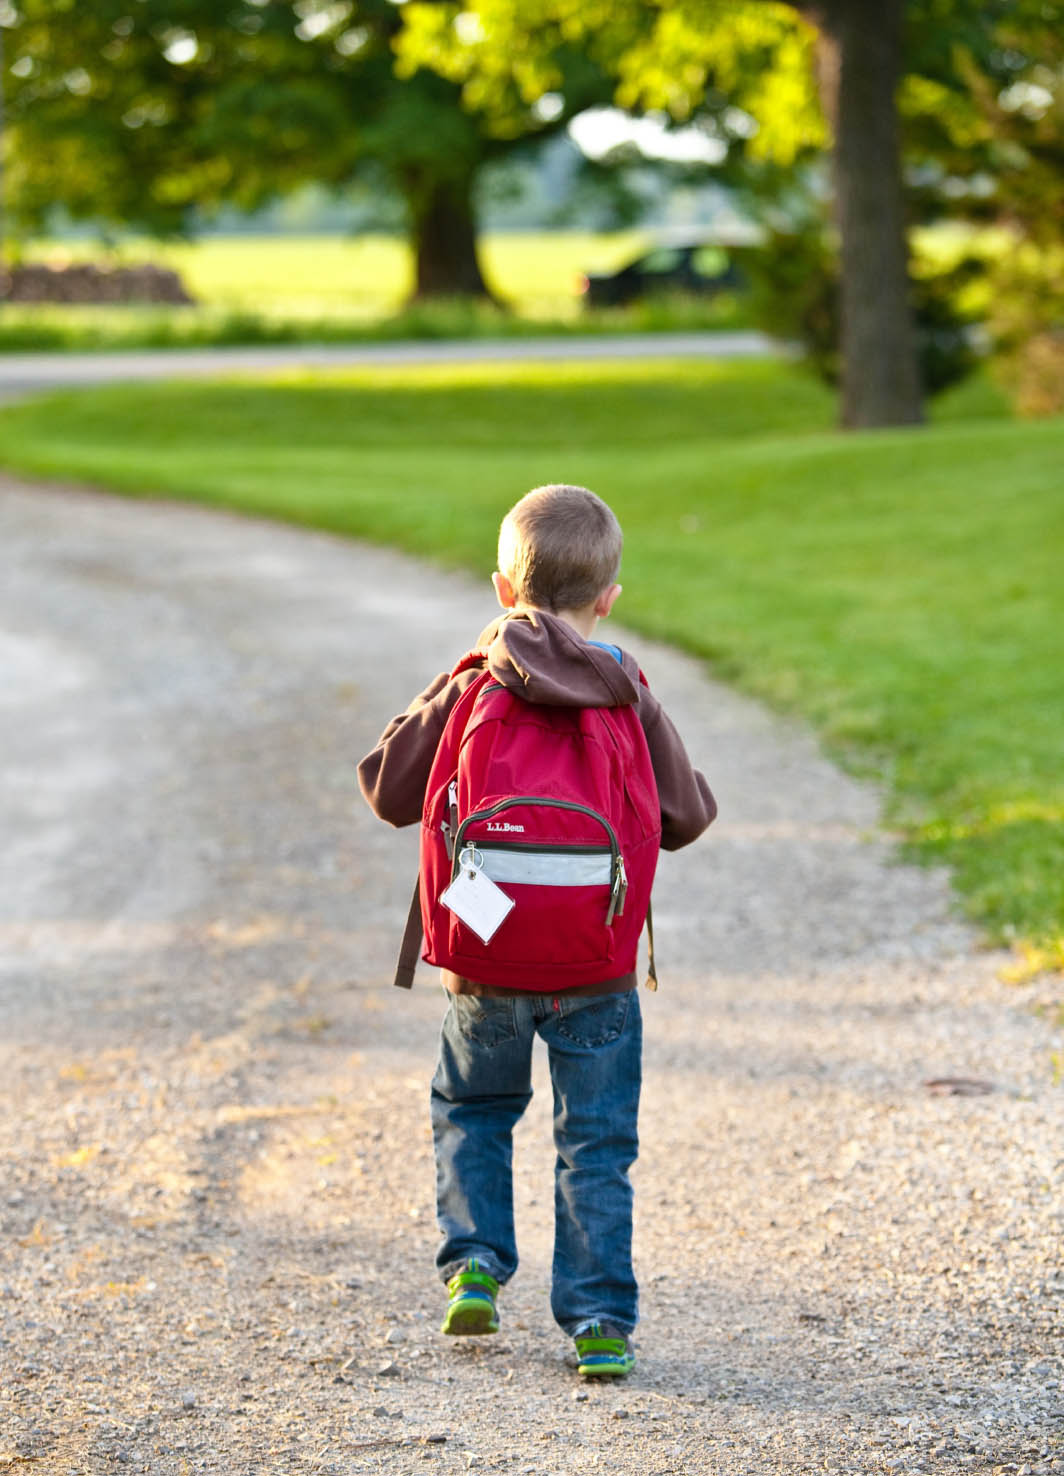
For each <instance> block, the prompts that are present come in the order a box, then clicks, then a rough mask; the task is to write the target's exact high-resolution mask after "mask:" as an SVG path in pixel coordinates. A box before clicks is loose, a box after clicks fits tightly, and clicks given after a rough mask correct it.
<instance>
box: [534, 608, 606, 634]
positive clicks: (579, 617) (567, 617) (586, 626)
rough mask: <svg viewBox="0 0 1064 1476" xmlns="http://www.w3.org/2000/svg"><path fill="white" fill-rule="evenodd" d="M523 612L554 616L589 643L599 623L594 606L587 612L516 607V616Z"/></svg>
mask: <svg viewBox="0 0 1064 1476" xmlns="http://www.w3.org/2000/svg"><path fill="white" fill-rule="evenodd" d="M522 610H535V611H536V613H537V614H543V615H553V616H554V618H555V620H564V621H565V623H566V625H571V626H572V627H573V629H574V630H575V631H576V632H577V633H578V634H579V635H582V636H583V638H584V640H585V641H589V640H590V639H591V637H592V636H593V635H594V634H595V629H596V627H597V625H598V622H599V618H598V616H597V615H596V614H595V610H594V607H593V606H588V608H587V609H586V610H540V607H539V606H538V605H515V606H514V614H515V615H516V614H519V613H520V612H521V611H522Z"/></svg>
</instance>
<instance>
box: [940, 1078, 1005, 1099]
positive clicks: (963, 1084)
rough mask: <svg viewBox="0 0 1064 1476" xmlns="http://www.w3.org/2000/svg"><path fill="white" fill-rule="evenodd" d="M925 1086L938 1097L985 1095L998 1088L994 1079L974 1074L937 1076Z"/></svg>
mask: <svg viewBox="0 0 1064 1476" xmlns="http://www.w3.org/2000/svg"><path fill="white" fill-rule="evenodd" d="M924 1086H925V1087H926V1088H927V1090H928V1091H929V1092H931V1093H932V1094H933V1095H934V1096H936V1097H983V1096H986V1095H987V1094H988V1093H990V1092H992V1091H995V1090H996V1088H995V1086H994V1083H993V1082H992V1081H980V1080H978V1078H976V1077H973V1076H935V1077H933V1078H932V1079H931V1080H930V1081H925V1082H924Z"/></svg>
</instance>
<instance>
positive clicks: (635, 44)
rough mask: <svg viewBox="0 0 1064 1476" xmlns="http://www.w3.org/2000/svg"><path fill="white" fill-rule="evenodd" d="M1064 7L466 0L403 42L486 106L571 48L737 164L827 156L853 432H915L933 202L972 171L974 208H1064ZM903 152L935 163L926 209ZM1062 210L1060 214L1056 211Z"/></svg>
mask: <svg viewBox="0 0 1064 1476" xmlns="http://www.w3.org/2000/svg"><path fill="white" fill-rule="evenodd" d="M1061 9H1062V7H1061V5H1060V4H1059V3H1058V0H949V3H948V4H946V3H943V0H881V3H879V4H876V5H869V4H868V3H867V0H656V3H653V4H646V3H645V0H612V3H611V4H610V5H609V7H608V9H606V8H602V7H598V6H595V5H591V4H587V3H583V0H465V3H464V5H463V8H462V14H463V15H465V16H466V17H467V20H466V23H465V26H464V30H465V34H464V35H461V34H459V33H458V32H457V31H456V30H455V29H454V27H453V26H451V27H450V29H449V28H448V25H449V21H448V18H449V17H450V18H451V19H453V18H455V17H456V16H457V14H458V7H457V6H456V5H454V4H448V3H445V0H410V3H408V5H407V6H406V7H405V11H406V18H407V22H408V25H407V28H405V30H404V37H403V41H402V42H401V44H402V45H403V46H405V47H406V48H407V50H408V53H409V52H411V51H413V52H414V53H415V54H416V57H417V60H418V61H419V63H420V64H421V65H423V66H426V67H432V68H435V69H437V70H438V71H439V72H440V73H441V74H442V75H447V76H449V77H451V78H453V79H457V80H461V81H462V82H463V86H464V96H465V98H466V100H467V102H469V103H470V104H472V103H473V102H474V101H476V102H477V103H478V105H479V103H480V101H481V100H482V99H483V97H484V96H485V95H486V96H488V97H489V98H490V97H491V96H492V95H499V94H501V92H502V90H503V89H504V87H511V88H513V87H516V88H518V89H524V91H525V93H526V95H528V94H531V93H532V92H534V90H535V89H537V88H538V89H540V90H543V89H547V88H549V87H550V86H551V85H552V67H553V64H554V56H555V53H556V51H557V48H558V45H559V37H561V38H563V39H564V40H565V41H566V42H567V43H568V44H569V45H579V46H580V47H582V48H584V49H585V51H586V52H587V53H588V54H589V55H591V56H593V57H594V58H595V60H596V62H597V64H598V65H599V66H601V67H602V68H603V69H604V70H606V71H608V72H609V73H610V74H611V75H612V76H614V77H615V79H616V83H617V88H616V99H617V101H618V103H619V104H620V105H621V106H623V107H626V108H629V109H633V110H647V109H658V110H661V111H663V112H665V113H666V114H667V115H669V116H671V117H672V118H673V119H674V120H675V121H677V122H688V121H695V122H697V123H700V124H701V125H702V126H704V127H707V128H709V129H710V130H711V131H712V132H713V133H714V135H715V137H716V138H717V139H718V141H720V142H721V143H723V144H724V145H725V146H726V147H727V149H728V154H729V157H731V158H733V159H734V157H735V156H736V155H739V156H742V157H744V158H745V159H747V160H748V161H751V162H752V163H753V164H754V165H755V166H758V168H759V169H760V178H761V180H762V182H763V181H764V180H765V179H766V178H773V177H774V178H775V179H776V180H777V181H778V179H779V175H780V171H781V169H782V170H785V169H786V167H787V166H788V165H790V164H793V163H795V162H796V161H800V160H801V159H802V158H803V157H808V156H809V154H810V153H811V152H815V151H818V150H821V149H823V148H825V147H826V148H828V150H829V153H830V159H831V175H832V182H833V206H834V217H835V223H836V226H837V235H838V238H839V257H840V308H841V312H840V318H841V328H840V333H841V344H840V349H841V353H840V360H841V365H842V376H841V377H842V393H841V419H842V422H843V424H844V425H847V426H853V427H860V426H876V425H895V424H902V425H904V424H911V423H914V422H917V421H919V420H920V418H921V414H922V408H921V399H922V394H921V385H920V382H919V376H918V373H917V357H916V343H915V338H914V332H913V323H912V309H911V302H910V290H909V277H908V245H907V230H908V227H909V225H910V224H911V222H912V219H913V208H914V204H916V203H919V204H920V205H921V207H922V208H925V209H926V208H927V206H928V205H929V204H934V203H935V201H932V200H931V198H930V196H931V195H935V199H936V201H937V204H938V206H939V208H941V207H942V204H943V201H945V202H946V203H947V205H948V206H949V207H950V208H954V209H955V208H956V206H957V205H958V203H959V201H960V196H961V195H963V193H964V188H965V187H964V184H963V180H962V176H963V175H964V174H965V173H967V174H968V175H969V176H970V177H971V181H972V190H971V199H972V201H976V200H979V199H981V200H983V201H984V203H985V201H986V199H987V194H986V180H987V178H988V177H989V178H990V179H991V180H992V181H993V184H994V189H992V190H991V195H993V196H995V197H996V199H997V202H998V204H1001V203H1002V202H1003V200H1004V198H1005V197H1007V198H1008V199H1009V200H1010V201H1011V203H1012V205H1013V206H1018V205H1019V204H1020V203H1021V201H1026V203H1027V207H1028V208H1030V206H1031V205H1032V204H1035V203H1036V202H1037V197H1038V195H1039V193H1041V192H1046V193H1049V192H1048V191H1047V188H1046V187H1047V185H1048V184H1049V181H1050V177H1051V176H1052V177H1053V178H1054V180H1055V188H1054V189H1053V190H1052V191H1051V194H1052V198H1053V199H1055V200H1057V201H1059V200H1060V199H1061V198H1064V192H1062V191H1061V190H1060V186H1059V168H1058V164H1059V148H1060V139H1061V130H1060V128H1059V126H1057V124H1056V121H1055V120H1054V119H1053V118H1052V116H1049V117H1048V118H1047V113H1046V104H1045V101H1044V95H1047V94H1049V93H1051V94H1052V96H1053V97H1054V98H1059V91H1057V90H1054V89H1053V88H1048V87H1047V83H1046V79H1045V78H1044V77H1043V78H1042V79H1041V80H1039V76H1040V71H1044V70H1045V68H1044V65H1041V64H1040V62H1039V53H1040V51H1043V50H1045V48H1047V47H1049V45H1050V38H1051V36H1052V35H1056V36H1057V37H1058V38H1059V35H1060V22H1061ZM470 16H473V17H475V19H476V21H477V24H476V25H475V26H474V25H471V24H470V23H469V17H470ZM1057 45H1058V47H1059V40H1058V43H1057ZM1025 79H1030V84H1029V85H1030V86H1032V87H1033V88H1034V92H1033V93H1032V92H1030V91H1025V90H1024V88H1025V86H1028V82H1027V81H1026V80H1025ZM1058 80H1059V78H1058ZM1039 109H1041V111H1039ZM1035 113H1037V117H1035V116H1034V115H1035ZM1021 135H1022V138H1021ZM973 142H975V143H977V144H978V149H977V152H976V153H973V154H972V155H971V157H970V158H969V159H968V167H967V170H965V168H964V155H965V151H966V150H968V151H971V150H972V145H973ZM906 156H908V158H910V159H911V160H914V161H916V162H918V163H919V165H920V170H921V178H922V180H923V181H924V184H923V186H922V187H921V193H922V195H923V199H922V200H921V201H920V202H916V200H915V198H914V192H913V190H912V189H911V187H909V186H908V185H907V183H906V182H905V179H904V170H903V163H904V160H905V158H906ZM1010 161H1011V163H1010ZM1017 161H1019V163H1020V169H1019V174H1018V175H1016V176H1015V177H1014V178H1012V179H1011V181H1010V178H1009V177H1010V172H1011V173H1015V170H1016V166H1017ZM1054 171H1056V173H1055V175H1054ZM929 179H935V180H936V181H937V184H938V185H939V188H938V190H937V192H936V191H930V192H929V191H928V190H927V188H926V182H927V181H928V180H929ZM999 186H1000V188H999ZM1055 209H1056V206H1055V205H1053V204H1048V203H1047V208H1046V214H1047V215H1049V214H1051V213H1052V212H1053V211H1054V210H1055Z"/></svg>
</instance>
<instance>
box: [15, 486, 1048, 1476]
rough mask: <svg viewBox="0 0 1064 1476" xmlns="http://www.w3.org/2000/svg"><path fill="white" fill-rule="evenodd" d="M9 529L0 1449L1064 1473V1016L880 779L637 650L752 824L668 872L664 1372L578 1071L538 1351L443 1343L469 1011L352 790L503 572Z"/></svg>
mask: <svg viewBox="0 0 1064 1476" xmlns="http://www.w3.org/2000/svg"><path fill="white" fill-rule="evenodd" d="M0 549H2V554H0V561H2V568H0V573H2V587H0V834H2V836H3V846H2V850H0V1094H2V1098H3V1115H2V1119H0V1227H2V1238H0V1470H4V1469H7V1468H11V1469H13V1470H18V1471H22V1470H25V1471H26V1472H27V1473H35V1472H41V1473H45V1472H47V1473H57V1476H66V1473H92V1476H98V1473H112V1472H115V1473H119V1472H122V1473H125V1472H128V1473H152V1476H156V1473H162V1476H171V1473H173V1476H179V1473H180V1476H183V1473H191V1472H200V1471H206V1472H217V1473H220V1476H245V1473H248V1476H250V1473H253V1472H254V1473H264V1476H265V1473H285V1476H287V1473H293V1476H296V1473H299V1476H303V1473H317V1472H322V1473H349V1472H350V1473H355V1472H376V1471H381V1472H387V1473H406V1472H421V1471H429V1472H432V1471H438V1472H444V1473H451V1472H457V1471H466V1470H469V1469H479V1470H483V1471H492V1472H495V1471H498V1472H507V1473H509V1472H514V1473H529V1476H531V1473H535V1476H555V1473H557V1476H563V1473H573V1476H575V1473H583V1472H586V1471H589V1470H592V1469H601V1470H602V1471H607V1472H610V1473H614V1476H651V1473H654V1476H657V1473H666V1472H675V1473H683V1472H691V1473H704V1472H707V1473H708V1472H713V1473H722V1476H757V1473H776V1472H779V1473H799V1472H801V1473H805V1472H814V1471H817V1472H820V1471H824V1470H828V1471H838V1472H853V1473H866V1472H880V1471H883V1472H900V1473H902V1476H905V1473H918V1472H919V1473H923V1472H927V1473H954V1472H987V1473H991V1472H1002V1471H1004V1472H1012V1473H1016V1476H1033V1473H1042V1472H1049V1471H1057V1470H1062V1469H1064V1406H1062V1400H1061V1372H1062V1362H1064V1344H1062V1334H1061V1323H1062V1312H1064V1271H1062V1266H1061V1259H1060V1243H1061V1230H1062V1218H1064V1206H1062V1199H1064V1196H1062V1181H1064V1172H1062V1169H1064V1164H1062V1159H1064V1132H1062V1127H1064V1111H1062V1107H1064V1092H1062V1089H1061V1087H1060V1085H1059V1080H1055V1075H1056V1077H1057V1078H1059V1062H1060V1057H1059V1055H1058V1056H1057V1058H1056V1059H1057V1066H1056V1069H1055V1068H1054V1060H1053V1053H1054V1052H1057V1053H1059V1052H1060V1051H1061V1049H1062V1040H1061V1035H1062V1025H1061V1016H1060V1013H1059V1006H1057V1008H1056V1012H1055V1013H1054V1011H1053V1010H1052V1009H1051V1008H1050V1007H1051V1006H1053V1005H1054V1004H1055V1001H1056V996H1055V994H1054V991H1053V989H1052V988H1051V987H1050V985H1048V984H1046V983H1043V984H1041V985H1039V984H1034V985H1029V986H1025V987H1024V988H1023V989H1019V988H1014V987H1013V988H1007V987H1005V986H1003V985H1002V984H1000V983H999V982H997V979H996V977H995V970H996V968H997V966H998V965H999V964H1000V960H999V959H996V958H994V957H993V956H992V955H988V954H985V953H979V952H978V951H976V949H975V946H974V940H973V939H972V937H971V936H970V935H969V933H968V932H967V931H966V929H965V928H964V927H962V926H961V925H960V924H959V923H958V922H957V921H956V919H955V918H954V917H953V916H952V915H951V912H950V905H949V899H948V893H947V889H946V886H945V882H944V879H943V878H942V877H940V876H935V875H932V874H928V873H926V872H919V871H915V870H913V869H910V868H908V867H905V866H901V865H898V864H895V862H894V860H893V858H892V855H891V852H890V849H889V847H888V846H887V845H886V844H885V843H884V842H883V841H881V840H878V839H875V838H874V827H875V821H876V815H877V802H876V796H875V794H874V793H873V792H871V791H870V790H869V789H866V788H864V787H861V786H860V785H858V784H856V783H854V782H853V781H852V780H850V779H848V778H845V777H843V776H841V775H840V774H839V773H838V772H837V771H836V770H835V769H834V768H833V767H832V766H831V765H829V764H828V763H826V762H825V761H824V760H823V758H821V757H820V756H819V755H818V753H817V750H816V748H815V746H814V745H813V744H812V743H811V742H810V741H809V739H808V738H807V737H806V736H804V735H803V734H802V733H801V732H798V731H795V730H793V729H791V728H789V727H788V726H786V725H784V724H782V723H780V722H778V721H776V720H775V719H773V718H770V717H768V716H766V715H765V714H764V713H763V712H762V711H761V710H760V709H758V708H757V707H756V706H754V705H752V704H750V703H748V702H746V701H745V700H743V699H740V698H738V697H736V696H735V695H734V694H732V693H730V692H728V691H727V690H726V689H723V688H721V687H718V686H715V685H713V684H712V683H710V682H709V681H708V680H706V679H705V677H704V676H703V675H702V673H701V672H700V671H699V670H698V669H697V668H696V667H695V666H694V665H693V664H692V663H690V662H688V661H686V660H684V659H681V658H679V657H677V656H674V655H672V654H670V653H668V652H662V651H660V650H654V649H649V648H647V647H646V645H645V643H640V642H636V641H632V642H631V644H633V645H634V646H635V647H636V649H637V650H638V651H639V652H640V654H641V656H642V659H643V662H644V665H645V666H646V668H647V670H648V672H649V674H650V676H651V679H652V681H653V683H654V685H655V687H656V688H657V690H658V691H659V693H660V694H661V696H662V697H663V699H664V700H665V701H666V703H667V705H668V706H669V707H670V709H671V710H672V712H673V714H674V716H675V717H676V719H677V722H678V725H679V727H680V728H681V730H682V731H683V732H684V733H685V735H686V736H687V737H688V740H689V747H690V748H691V750H692V753H693V756H694V757H695V758H696V761H697V762H699V763H700V765H701V766H702V767H704V768H705V770H706V771H707V773H708V774H709V775H710V778H711V782H712V783H713V785H714V788H715V790H716V791H717V793H718V796H719V799H720V804H721V819H720V821H719V823H718V825H717V826H715V827H714V829H713V831H712V832H711V833H710V835H709V837H707V838H706V840H705V842H704V843H701V844H700V845H698V846H697V847H695V848H692V849H691V850H690V851H688V852H685V853H683V854H681V855H679V856H677V857H669V858H665V859H664V861H663V865H662V868H661V873H660V882H659V886H658V901H657V907H656V911H657V914H658V932H659V934H660V937H659V940H658V941H659V951H660V968H661V973H662V988H661V992H660V994H659V995H658V996H656V997H651V996H647V995H644V1000H643V1002H644V1011H645V1019H646V1030H647V1048H646V1068H647V1084H646V1091H645V1096H644V1106H643V1117H642V1138H643V1151H642V1156H641V1161H640V1163H639V1165H638V1166H637V1170H636V1197H637V1227H636V1263H637V1270H638V1271H639V1273H640V1276H641V1281H642V1285H643V1314H644V1315H643V1322H642V1325H641V1327H640V1330H639V1337H638V1348H639V1364H638V1367H637V1370H636V1372H635V1374H634V1375H633V1376H632V1377H631V1378H630V1379H629V1380H628V1381H627V1382H625V1383H622V1384H618V1385H615V1386H611V1387H591V1388H587V1387H580V1386H579V1383H578V1380H577V1378H576V1375H575V1373H574V1371H573V1368H572V1366H571V1363H570V1362H569V1353H568V1346H567V1344H566V1342H565V1340H564V1339H563V1338H562V1336H561V1334H560V1333H559V1332H558V1331H557V1329H555V1328H554V1327H553V1325H552V1323H551V1321H550V1317H549V1313H548V1310H547V1285H548V1267H549V1248H550V1218H551V1189H550V1181H551V1169H552V1155H551V1151H550V1146H549V1141H548V1139H549V1114H548V1111H547V1108H548V1102H547V1099H546V1094H545V1093H544V1092H543V1091H542V1090H540V1091H539V1092H538V1093H537V1096H536V1100H535V1101H534V1102H533V1105H532V1108H531V1109H530V1111H529V1114H528V1116H527V1119H526V1121H525V1122H524V1123H523V1124H522V1125H521V1128H520V1131H519V1144H518V1184H517V1212H518V1230H519V1238H520V1244H521V1250H522V1256H523V1260H522V1265H521V1268H520V1270H519V1271H518V1274H517V1277H516V1278H515V1280H514V1282H513V1283H512V1284H511V1286H510V1287H508V1288H507V1290H506V1292H505V1294H504V1299H503V1302H502V1309H501V1310H502V1314H503V1328H502V1331H501V1333H500V1334H499V1335H498V1336H497V1337H495V1338H493V1339H483V1340H464V1341H463V1340H445V1339H443V1338H441V1337H440V1336H439V1335H438V1333H437V1331H436V1327H437V1323H438V1319H439V1315H440V1309H441V1304H442V1292H441V1288H440V1287H439V1286H438V1284H437V1283H436V1281H435V1277H434V1272H433V1268H432V1257H433V1251H434V1247H435V1229H434V1225H433V1214H432V1165H431V1147H430V1142H429V1136H428V1126H427V1116H428V1113H427V1083H428V1079H429V1076H430V1073H431V1069H432V1064H433V1055H434V1036H435V1030H436V1027H437V1023H438V1020H439V1016H440V1014H441V1010H442V1001H441V998H440V995H439V992H438V988H437V986H436V985H435V984H434V982H433V980H432V978H431V976H430V974H429V971H428V970H423V972H422V974H421V975H420V977H419V982H418V986H417V988H416V989H415V991H414V993H413V995H412V996H405V995H399V994H398V992H397V991H394V990H392V989H391V988H390V986H389V983H388V977H389V970H390V966H391V963H392V960H393V953H394V948H395V945H396V941H397V938H398V936H399V933H400V930H401V924H402V919H403V916H404V914H405V907H406V901H407V897H408V894H409V887H410V885H411V882H412V877H413V867H414V852H413V837H412V836H410V835H408V834H403V835H397V834H395V833H393V832H391V831H389V830H387V829H386V828H385V827H383V826H380V825H378V824H377V823H376V822H375V821H373V819H372V817H371V816H370V815H369V814H368V813H367V812H366V811H365V810H364V809H363V808H362V807H361V805H360V802H359V798H358V793H357V788H356V784H355V777H354V761H355V760H356V759H357V758H358V757H359V756H360V755H361V753H362V752H363V751H364V750H365V749H366V748H367V747H368V746H369V745H370V744H371V743H372V742H373V740H374V739H375V738H376V735H377V733H378V731H379V729H380V728H381V727H382V726H383V724H384V722H385V721H386V719H387V718H388V717H389V716H391V714H392V713H393V712H394V711H396V710H398V708H400V707H401V706H402V705H403V704H404V703H405V701H406V699H407V697H408V696H409V695H410V693H411V692H412V691H413V690H415V689H416V688H417V687H418V686H420V685H421V683H422V681H423V679H424V678H425V677H426V676H427V675H430V674H431V673H432V672H434V671H435V670H437V669H438V668H440V667H442V666H443V665H445V664H448V663H449V662H450V661H451V660H452V659H453V658H454V656H455V655H456V654H458V653H459V652H460V651H461V650H462V649H463V648H464V647H465V646H467V645H468V644H469V643H470V641H471V639H472V637H473V636H474V635H475V634H476V632H477V630H478V629H479V627H480V625H481V624H482V623H483V622H484V621H485V620H486V618H487V617H488V616H489V615H490V613H491V604H490V590H489V588H488V586H487V583H486V580H485V582H484V583H483V584H478V585H475V586H474V585H472V584H470V583H469V582H467V581H465V580H463V579H459V578H452V577H446V576H443V575H441V574H438V573H435V572H432V571H427V570H425V569H424V568H421V567H419V566H416V565H414V564H412V563H409V562H407V561H404V560H403V559H401V558H399V557H397V556H393V555H391V554H388V553H384V552H379V551H374V550H367V549H364V548H359V547H356V546H352V545H349V544H344V543H342V542H340V541H337V540H333V539H329V538H325V537H319V536H316V535H313V534H308V533H303V532H298V531H294V530H291V529H284V528H281V527H273V526H269V525H266V524H261V523H254V522H250V521H241V520H237V519H230V518H227V517H223V516H217V515H213V514H210V513H207V512H204V511H200V510H195V509H189V508H180V507H173V506H167V505H163V504H150V503H135V502H121V501H114V500H110V499H107V498H103V497H95V496H92V495H89V494H82V493H77V492H73V491H65V492H64V491H61V490H58V489H50V490H45V489H32V488H28V487H25V486H20V485H18V484H15V483H13V482H10V481H9V482H6V483H4V484H3V486H2V488H0ZM486 572H487V571H485V573H486ZM622 604H623V602H622ZM625 639H627V638H625ZM947 1078H948V1079H958V1078H962V1079H964V1080H965V1081H967V1082H968V1083H969V1085H968V1087H967V1088H966V1089H965V1090H964V1091H963V1092H961V1093H958V1092H957V1091H956V1090H953V1089H950V1088H949V1087H945V1086H938V1087H930V1086H929V1085H928V1083H929V1082H935V1081H942V1080H943V1079H947ZM543 1079H544V1078H543V1072H542V1063H541V1065H540V1074H539V1076H538V1077H537V1082H538V1084H539V1086H540V1087H542V1085H543Z"/></svg>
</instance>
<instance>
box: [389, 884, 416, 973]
mask: <svg viewBox="0 0 1064 1476" xmlns="http://www.w3.org/2000/svg"><path fill="white" fill-rule="evenodd" d="M421 937H422V933H421V877H420V876H418V877H415V879H414V895H413V897H412V898H411V899H410V911H409V912H408V913H407V918H406V927H405V929H404V931H403V941H402V943H400V945H399V961H398V963H397V964H396V966H395V978H394V979H393V980H392V983H393V984H394V985H395V987H396V988H397V989H412V988H413V987H414V970H415V969H416V968H417V961H418V958H419V957H420V956H421Z"/></svg>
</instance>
